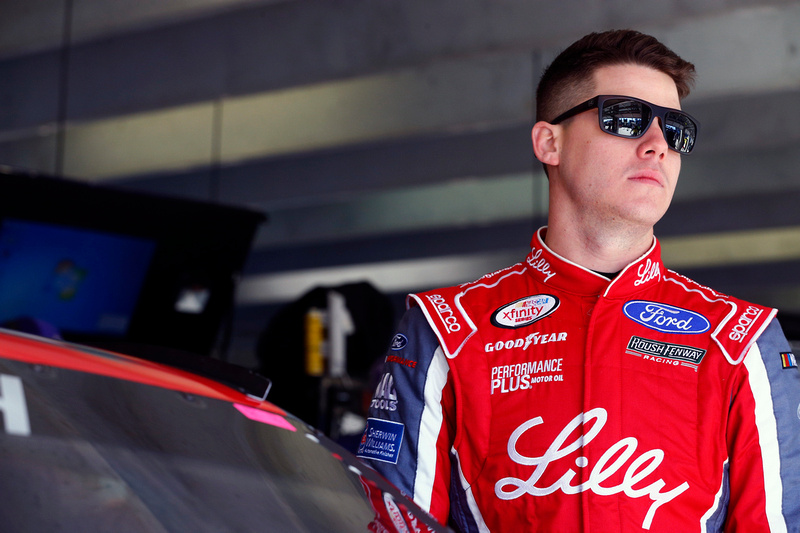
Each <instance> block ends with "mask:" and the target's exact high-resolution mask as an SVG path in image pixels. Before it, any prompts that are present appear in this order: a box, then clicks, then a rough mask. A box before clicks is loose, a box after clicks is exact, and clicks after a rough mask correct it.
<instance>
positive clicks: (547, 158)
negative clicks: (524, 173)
mask: <svg viewBox="0 0 800 533" xmlns="http://www.w3.org/2000/svg"><path fill="white" fill-rule="evenodd" d="M560 130H561V128H560V127H559V126H555V125H553V124H550V123H549V122H545V121H543V120H540V121H539V122H537V123H536V124H534V125H533V130H531V140H532V141H533V153H534V155H536V159H538V160H539V161H541V162H542V163H544V164H545V165H550V166H557V165H558V163H559V161H560V159H561V150H560V146H559V138H558V136H559V134H560V133H561V131H560Z"/></svg>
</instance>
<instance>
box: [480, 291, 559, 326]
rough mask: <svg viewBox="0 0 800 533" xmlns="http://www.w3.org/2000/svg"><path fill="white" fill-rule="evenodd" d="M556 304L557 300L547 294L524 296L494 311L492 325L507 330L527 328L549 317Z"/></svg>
mask: <svg viewBox="0 0 800 533" xmlns="http://www.w3.org/2000/svg"><path fill="white" fill-rule="evenodd" d="M558 304H559V301H558V298H556V297H555V296H551V295H549V294H537V295H535V296H526V297H525V298H520V299H519V300H516V301H514V302H511V303H510V304H506V305H504V306H503V307H501V308H499V309H498V310H497V311H495V312H494V313H493V314H492V319H491V320H492V325H494V326H497V327H498V328H507V329H516V328H522V327H525V326H529V325H531V324H533V323H534V322H536V321H537V320H541V319H543V318H544V317H546V316H548V315H551V314H552V313H553V311H555V310H556V309H557V308H558Z"/></svg>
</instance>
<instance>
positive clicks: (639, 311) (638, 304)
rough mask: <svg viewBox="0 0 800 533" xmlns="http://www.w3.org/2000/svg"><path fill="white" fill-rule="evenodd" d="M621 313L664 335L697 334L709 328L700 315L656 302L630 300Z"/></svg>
mask: <svg viewBox="0 0 800 533" xmlns="http://www.w3.org/2000/svg"><path fill="white" fill-rule="evenodd" d="M622 312H623V313H625V316H626V317H628V318H630V319H631V320H633V321H634V322H637V323H639V324H641V325H643V326H644V327H646V328H650V329H654V330H656V331H661V332H664V333H686V334H697V333H703V332H705V331H708V329H709V328H710V327H711V323H710V322H709V321H708V319H707V318H706V317H704V316H703V315H701V314H700V313H695V312H694V311H689V310H688V309H681V308H680V307H675V306H674V305H668V304H663V303H658V302H647V301H644V300H631V301H630V302H628V303H626V304H625V306H624V307H623V308H622Z"/></svg>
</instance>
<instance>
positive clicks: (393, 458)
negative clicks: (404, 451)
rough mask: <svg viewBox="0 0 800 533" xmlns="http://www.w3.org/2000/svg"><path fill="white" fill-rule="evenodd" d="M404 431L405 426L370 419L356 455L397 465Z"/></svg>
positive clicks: (388, 421) (389, 421)
mask: <svg viewBox="0 0 800 533" xmlns="http://www.w3.org/2000/svg"><path fill="white" fill-rule="evenodd" d="M404 431H405V426H404V425H403V424H401V423H399V422H392V421H391V420H381V419H380V418H368V419H367V429H365V430H364V436H363V437H361V444H359V445H358V451H357V452H356V455H357V456H358V457H360V458H362V459H374V460H376V461H383V462H384V463H392V464H397V459H398V457H399V456H400V446H401V445H402V444H403V432H404Z"/></svg>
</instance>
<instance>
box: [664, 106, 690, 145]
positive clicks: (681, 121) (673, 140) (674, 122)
mask: <svg viewBox="0 0 800 533" xmlns="http://www.w3.org/2000/svg"><path fill="white" fill-rule="evenodd" d="M664 133H665V136H666V139H667V143H668V144H669V146H670V148H672V149H673V150H675V151H677V152H680V153H682V154H688V153H689V152H691V151H692V148H694V141H695V139H696V138H697V125H696V124H695V123H694V121H693V120H692V119H691V118H689V117H688V116H686V115H684V114H683V113H675V112H669V113H667V114H666V120H665V121H664Z"/></svg>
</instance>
